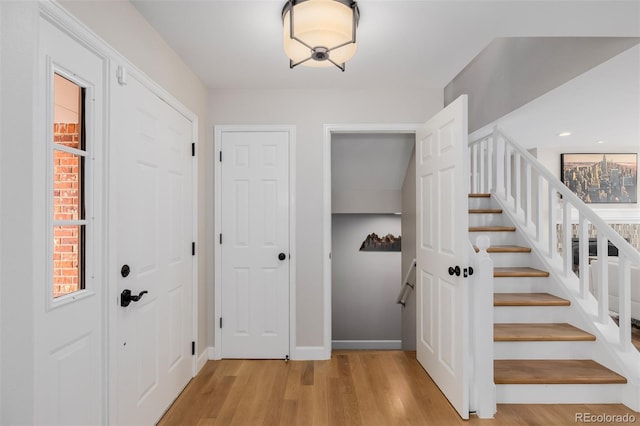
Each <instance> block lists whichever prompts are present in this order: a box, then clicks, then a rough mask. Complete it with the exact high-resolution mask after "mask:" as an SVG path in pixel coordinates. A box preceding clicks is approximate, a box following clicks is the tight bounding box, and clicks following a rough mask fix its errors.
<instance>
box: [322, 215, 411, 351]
mask: <svg viewBox="0 0 640 426" xmlns="http://www.w3.org/2000/svg"><path fill="white" fill-rule="evenodd" d="M332 221H333V226H332V230H331V232H332V252H331V254H332V255H331V263H332V282H333V283H332V291H331V297H332V307H331V309H332V339H333V340H377V341H400V308H401V305H398V304H396V296H397V295H398V290H399V288H400V281H401V280H402V278H401V277H400V252H372V251H359V249H360V245H361V244H362V242H363V241H364V240H365V238H366V237H367V235H369V234H371V233H372V232H375V233H376V234H378V236H380V237H383V236H385V235H387V234H393V235H394V236H398V235H400V233H401V229H400V216H399V215H393V214H390V215H389V214H387V215H381V214H334V215H332ZM384 348H385V347H384V346H380V347H378V349H384Z"/></svg>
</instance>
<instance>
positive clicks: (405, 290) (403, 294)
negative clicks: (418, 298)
mask: <svg viewBox="0 0 640 426" xmlns="http://www.w3.org/2000/svg"><path fill="white" fill-rule="evenodd" d="M416 265H417V263H416V259H415V258H414V259H413V260H412V261H411V264H410V265H409V268H408V269H407V273H406V274H405V275H404V280H403V281H402V286H401V287H400V293H398V297H397V298H396V303H399V304H401V305H402V307H403V308H404V307H406V305H407V303H406V302H407V297H409V293H411V290H413V289H414V287H415V286H414V285H413V284H411V283H410V282H409V276H410V275H411V272H412V271H413V270H414V269H415V268H416Z"/></svg>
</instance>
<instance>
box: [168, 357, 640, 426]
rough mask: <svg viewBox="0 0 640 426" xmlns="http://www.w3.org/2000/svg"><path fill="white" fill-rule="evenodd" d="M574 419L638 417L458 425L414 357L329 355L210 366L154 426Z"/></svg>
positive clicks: (555, 410)
mask: <svg viewBox="0 0 640 426" xmlns="http://www.w3.org/2000/svg"><path fill="white" fill-rule="evenodd" d="M576 413H593V414H602V413H606V414H609V415H615V414H620V415H624V414H627V413H629V414H631V415H634V416H635V418H636V421H637V424H640V413H635V412H633V411H632V410H630V409H629V408H627V407H625V406H624V405H619V404H603V405H596V404H584V405H499V406H498V413H497V414H496V416H495V419H490V420H480V419H478V418H476V417H475V416H471V419H470V420H469V421H463V420H461V419H460V418H459V416H458V414H457V413H456V412H455V410H454V409H453V408H452V407H451V405H449V403H448V402H447V400H446V399H445V398H444V396H442V394H441V393H440V391H439V389H438V388H437V386H436V385H435V384H434V383H433V382H432V381H431V379H430V378H429V376H428V375H427V374H426V373H425V371H424V370H423V369H422V367H421V366H420V365H419V364H418V362H417V361H416V358H415V352H402V351H333V356H332V358H331V360H328V361H290V362H288V363H285V362H284V361H281V360H267V361H256V360H222V361H209V362H207V364H206V365H205V366H204V368H203V369H202V371H201V372H200V374H198V376H197V377H195V378H194V379H193V380H192V381H191V383H190V384H189V385H188V386H187V388H186V389H185V390H184V392H183V393H182V395H180V397H179V398H178V399H177V400H176V402H175V403H174V405H173V406H172V407H171V408H170V409H169V410H168V411H167V413H166V414H165V416H164V417H163V418H162V419H161V421H160V422H159V425H161V426H168V425H171V426H173V425H242V426H258V425H285V426H294V425H300V426H315V425H327V426H340V425H345V426H351V425H354V426H357V425H363V426H394V425H420V426H425V425H447V426H448V425H552V424H553V425H573V424H576V423H575V418H576V417H575V416H576Z"/></svg>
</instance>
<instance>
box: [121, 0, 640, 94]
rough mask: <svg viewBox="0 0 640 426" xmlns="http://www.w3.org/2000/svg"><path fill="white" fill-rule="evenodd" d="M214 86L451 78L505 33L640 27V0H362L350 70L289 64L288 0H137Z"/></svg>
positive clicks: (623, 31)
mask: <svg viewBox="0 0 640 426" xmlns="http://www.w3.org/2000/svg"><path fill="white" fill-rule="evenodd" d="M132 3H133V4H134V6H135V7H136V8H137V9H138V10H139V11H140V13H142V15H143V16H144V17H145V18H146V19H147V20H148V21H149V22H150V23H151V25H152V26H153V27H155V29H156V30H157V31H158V32H159V33H160V34H161V36H162V37H163V38H164V39H165V40H166V41H167V43H168V44H169V45H170V46H171V47H172V48H173V49H174V50H175V51H176V52H178V54H179V55H180V56H181V57H182V59H183V60H184V61H185V62H186V63H187V65H189V67H191V68H192V69H193V70H194V71H195V73H196V74H197V75H198V76H199V77H200V78H201V79H202V81H203V82H204V83H205V85H206V86H208V87H210V88H260V89H269V88H273V89H278V88H293V89H295V88H312V87H313V88H338V89H340V88H380V87H385V88H395V87H404V88H443V87H444V86H445V85H446V84H447V83H449V82H450V81H451V80H452V79H453V77H455V76H456V75H457V74H458V72H460V70H462V69H463V68H464V66H465V65H467V64H468V63H469V62H470V61H471V59H473V58H474V57H475V56H476V55H477V54H478V53H479V52H480V51H481V50H482V49H483V48H484V47H485V46H486V45H487V44H489V42H490V41H491V40H492V39H494V38H496V37H514V36H523V37H529V36H530V37H535V36H639V35H640V28H639V25H638V21H639V17H638V14H639V13H640V12H639V8H638V2H637V1H626V2H615V1H589V0H578V1H565V0H556V1H520V0H501V1H482V0H472V1H458V0H448V1H425V0H423V1H420V0H410V1H403V0H391V1H381V0H359V1H358V4H359V8H360V12H361V19H360V25H359V28H358V51H357V53H356V55H355V57H354V58H353V59H352V60H350V61H349V62H348V63H347V70H346V72H344V73H343V72H340V71H339V70H338V69H337V68H336V69H327V68H320V69H317V68H316V69H314V68H306V67H298V68H295V69H293V70H290V69H289V65H288V60H287V58H286V57H285V55H284V52H283V49H282V23H281V10H282V6H283V4H284V1H283V0H277V1H272V0H256V1H250V0H233V1H223V0H163V1H157V0H155V1H154V0H133V1H132Z"/></svg>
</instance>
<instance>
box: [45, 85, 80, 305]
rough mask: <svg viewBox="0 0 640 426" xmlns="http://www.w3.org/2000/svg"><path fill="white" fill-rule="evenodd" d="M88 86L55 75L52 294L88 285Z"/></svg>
mask: <svg viewBox="0 0 640 426" xmlns="http://www.w3.org/2000/svg"><path fill="white" fill-rule="evenodd" d="M84 98H85V89H84V88H83V87H81V86H79V85H77V84H76V83H74V82H72V81H70V80H68V79H66V78H64V77H62V76H60V75H58V74H55V75H54V114H53V118H54V122H53V141H52V142H53V164H52V165H51V178H52V180H53V206H52V208H53V211H52V214H53V297H54V298H56V297H60V296H63V295H65V294H69V293H73V292H75V291H78V290H82V289H84V288H85V272H84V265H85V234H86V226H87V225H86V222H85V185H84V183H85V180H86V179H85V178H86V176H85V167H84V166H85V156H86V151H85V135H84Z"/></svg>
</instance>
